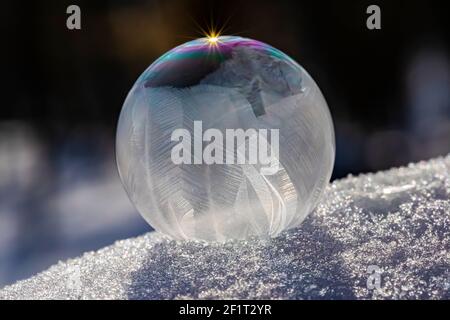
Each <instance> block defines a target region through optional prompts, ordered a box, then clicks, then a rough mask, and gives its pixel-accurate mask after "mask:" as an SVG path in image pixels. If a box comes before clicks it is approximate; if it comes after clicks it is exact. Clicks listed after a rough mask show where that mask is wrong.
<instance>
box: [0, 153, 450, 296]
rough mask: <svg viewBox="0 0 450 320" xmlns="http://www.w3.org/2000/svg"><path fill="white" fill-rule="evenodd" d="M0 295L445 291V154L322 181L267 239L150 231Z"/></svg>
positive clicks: (448, 172)
mask: <svg viewBox="0 0 450 320" xmlns="http://www.w3.org/2000/svg"><path fill="white" fill-rule="evenodd" d="M0 298H1V299H185V298H194V299H222V298H232V299H233V298H242V299H330V298H331V299H342V298H344V299H411V298H412V299H449V298H450V155H449V156H447V157H445V158H438V159H434V160H430V161H428V162H420V163H418V164H411V165H409V166H408V167H404V168H396V169H391V170H389V171H386V172H379V173H376V174H367V175H361V176H359V177H352V176H350V177H348V178H346V179H342V180H339V181H335V182H334V183H332V184H331V185H330V186H329V187H328V188H327V191H326V194H325V196H324V198H323V200H322V202H321V203H320V204H319V206H318V208H317V209H316V210H315V211H314V212H313V213H312V214H310V215H309V216H308V217H307V218H306V220H305V221H304V222H303V224H301V225H300V226H299V227H298V228H296V229H292V230H289V231H286V232H284V233H282V234H281V235H280V236H279V237H277V238H275V239H265V240H260V239H250V240H247V241H231V242H226V243H224V244H221V243H205V242H200V241H174V240H170V239H167V238H165V237H164V236H162V235H159V234H157V233H148V234H145V235H143V236H141V237H138V238H134V239H127V240H123V241H118V242H117V243H115V244H114V245H112V246H109V247H106V248H104V249H101V250H99V251H97V252H89V253H86V254H84V255H83V256H82V257H80V258H76V259H72V260H68V261H66V262H60V263H58V264H57V265H55V266H53V267H51V268H50V269H48V270H47V271H44V272H42V273H40V274H38V275H36V276H34V277H32V278H30V279H27V280H24V281H19V282H17V283H16V284H14V285H11V286H8V287H6V288H4V289H2V290H0Z"/></svg>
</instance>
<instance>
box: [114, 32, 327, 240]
mask: <svg viewBox="0 0 450 320" xmlns="http://www.w3.org/2000/svg"><path fill="white" fill-rule="evenodd" d="M116 143H117V148H116V149H117V163H118V167H119V173H120V176H121V179H122V182H123V184H124V186H125V189H126V191H127V192H128V195H129V197H130V199H131V201H132V202H133V203H134V205H135V206H136V208H137V209H138V211H139V212H140V213H141V214H142V216H143V217H144V218H145V219H146V220H147V221H148V223H150V225H152V226H153V227H154V228H155V229H156V230H157V231H160V232H162V233H164V234H167V235H170V236H171V237H173V238H175V239H189V238H196V239H205V240H218V241H224V240H227V239H244V238H247V237H249V236H252V235H256V236H260V237H274V236H276V235H278V234H279V233H280V232H281V231H283V230H286V229H288V228H292V227H295V226H297V225H299V224H300V223H301V222H302V221H303V220H304V219H305V217H306V216H307V215H308V213H309V212H311V210H312V209H313V208H314V207H315V206H316V205H317V203H318V201H319V199H320V197H321V195H322V194H323V191H324V189H325V186H326V185H327V183H328V181H329V179H330V175H331V171H332V168H333V163H334V155H335V144H334V130H333V124H332V121H331V117H330V114H329V111H328V107H327V103H326V102H325V99H324V97H323V95H322V93H321V92H320V90H319V88H318V87H317V85H316V83H315V82H314V80H313V79H312V78H311V77H310V76H309V75H308V73H307V72H306V71H305V70H304V69H303V68H302V67H301V66H300V65H298V64H297V63H296V62H295V61H294V60H292V59H291V58H290V57H288V56H287V55H286V54H284V53H282V52H281V51H279V50H277V49H274V48H272V47H271V46H269V45H267V44H264V43H261V42H259V41H255V40H251V39H245V38H241V37H219V38H218V39H211V38H202V39H197V40H194V41H190V42H187V43H185V44H183V45H181V46H178V47H176V48H174V49H172V50H171V51H169V52H167V53H166V54H164V55H163V56H161V57H160V58H159V59H158V60H156V61H155V62H154V63H153V64H152V65H151V66H150V67H149V68H148V69H147V70H145V71H144V73H143V74H142V75H141V76H140V77H139V79H138V80H137V81H136V83H135V84H134V86H133V88H132V89H131V91H130V92H129V94H128V96H127V98H126V100H125V103H124V105H123V108H122V112H121V114H120V119H119V124H118V129H117V142H116Z"/></svg>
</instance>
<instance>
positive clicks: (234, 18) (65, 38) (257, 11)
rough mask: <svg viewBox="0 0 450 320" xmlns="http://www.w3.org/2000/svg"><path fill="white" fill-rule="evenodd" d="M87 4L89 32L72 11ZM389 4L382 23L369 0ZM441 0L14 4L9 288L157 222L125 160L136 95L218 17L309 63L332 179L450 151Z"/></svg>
mask: <svg viewBox="0 0 450 320" xmlns="http://www.w3.org/2000/svg"><path fill="white" fill-rule="evenodd" d="M71 4H76V5H78V6H80V8H81V30H68V29H67V28H66V19H67V17H68V14H66V8H67V7H68V6H69V5H71ZM370 4H377V5H379V6H380V8H381V22H382V29H381V30H368V29H367V28H366V19H367V17H368V15H367V14H366V8H367V7H368V5H370ZM444 4H445V2H444V1H442V2H438V1H325V2H324V1H319V0H317V1H311V0H310V1H244V0H241V1H232V0H228V1H199V0H189V1H174V0H165V1H161V0H160V1H155V0H143V1H138V0H133V1H120V0H109V1H99V0H96V1H61V0H60V1H27V2H25V1H16V0H14V1H13V0H4V1H2V10H1V11H0V15H1V19H0V25H1V31H2V35H3V39H2V43H3V45H2V50H1V53H0V55H1V59H0V61H1V70H2V74H1V75H2V77H1V78H2V83H1V88H2V101H1V108H0V287H1V286H3V285H5V284H9V283H12V282H13V281H15V280H17V279H22V278H26V277H29V276H31V275H32V274H34V273H36V272H39V271H41V270H43V269H45V268H47V267H48V266H49V265H51V264H53V263H55V262H57V261H58V260H60V259H66V258H68V257H74V256H77V255H79V254H81V253H82V252H84V251H87V250H95V249H98V248H100V247H102V246H105V245H108V244H110V243H112V242H113V241H115V240H117V239H121V238H126V237H130V236H135V235H138V234H141V233H143V232H145V231H148V230H150V227H149V226H148V225H147V224H146V223H145V222H144V221H143V220H142V218H141V217H140V216H139V214H138V213H137V212H136V211H135V210H134V209H133V207H132V206H131V204H130V202H129V200H128V198H127V196H126V195H125V192H124V191H123V189H122V186H121V184H120V181H119V179H118V175H117V171H116V167H115V160H114V136H115V128H116V122H117V120H118V116H119V112H120V109H121V107H122V103H123V101H124V99H125V96H126V94H127V93H128V90H129V89H130V88H131V86H132V85H133V83H134V81H135V80H136V78H137V77H138V76H139V75H140V73H141V72H142V71H143V70H144V69H145V68H146V67H147V66H148V65H149V64H151V63H152V61H153V60H155V59H156V58H157V57H159V56H160V55H161V54H163V53H164V52H166V51H167V50H169V49H171V48H172V47H174V46H176V45H179V44H181V43H183V42H185V41H188V40H190V39H193V38H196V37H199V36H201V34H200V33H199V27H202V28H207V26H208V25H209V24H210V21H211V20H212V21H214V24H216V25H217V26H219V27H221V26H225V34H235V35H241V36H245V37H250V38H254V39H257V40H260V41H263V42H266V43H268V44H271V45H272V46H274V47H276V48H278V49H280V50H282V51H284V52H285V53H287V54H288V55H290V56H291V57H292V58H294V59H295V60H297V61H298V62H299V63H300V64H301V65H302V66H303V67H304V68H305V69H306V70H308V72H309V73H310V74H311V75H312V77H313V78H314V79H315V80H316V82H317V83H318V85H319V87H320V88H321V89H322V91H323V93H324V95H325V97H326V99H327V101H328V104H329V107H330V110H331V113H332V116H333V120H334V124H335V130H336V143H337V156H336V164H335V170H334V174H333V179H336V178H341V177H344V176H346V175H348V174H350V173H351V174H358V173H360V172H368V171H377V170H383V169H387V168H390V167H392V166H398V165H405V164H407V163H409V162H412V161H418V160H425V159H428V158H431V157H436V156H439V155H445V154H447V153H448V152H450V98H449V87H450V84H449V51H448V49H449V41H448V40H449V30H450V23H449V20H450V19H449V18H448V17H449V14H450V11H449V10H447V8H446V7H445V6H444Z"/></svg>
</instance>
